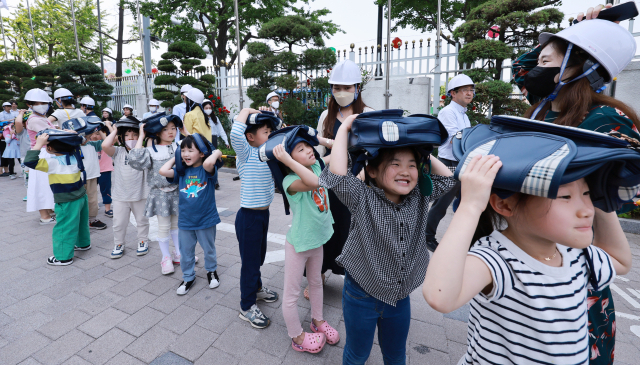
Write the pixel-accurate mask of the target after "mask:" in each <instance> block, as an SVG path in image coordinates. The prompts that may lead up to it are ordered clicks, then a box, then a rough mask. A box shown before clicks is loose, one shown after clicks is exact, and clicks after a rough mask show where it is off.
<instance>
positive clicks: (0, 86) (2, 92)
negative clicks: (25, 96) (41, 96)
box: [0, 60, 33, 101]
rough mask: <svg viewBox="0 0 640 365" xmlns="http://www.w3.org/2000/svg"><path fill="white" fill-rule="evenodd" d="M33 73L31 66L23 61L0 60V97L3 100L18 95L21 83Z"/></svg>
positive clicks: (28, 79)
mask: <svg viewBox="0 0 640 365" xmlns="http://www.w3.org/2000/svg"><path fill="white" fill-rule="evenodd" d="M32 75H33V69H32V68H31V66H29V65H28V64H26V63H24V62H20V61H14V60H7V61H2V62H0V98H1V99H2V100H3V101H7V100H9V99H13V98H15V97H16V96H19V95H20V94H21V93H22V91H23V85H24V83H25V82H27V81H31V80H30V78H31V76H32Z"/></svg>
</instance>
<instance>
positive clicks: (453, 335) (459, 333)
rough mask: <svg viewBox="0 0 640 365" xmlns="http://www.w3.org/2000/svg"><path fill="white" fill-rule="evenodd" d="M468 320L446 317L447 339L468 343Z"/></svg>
mask: <svg viewBox="0 0 640 365" xmlns="http://www.w3.org/2000/svg"><path fill="white" fill-rule="evenodd" d="M467 329H468V326H467V322H460V321H458V320H454V319H449V318H445V319H444V330H445V334H446V336H447V340H450V341H455V342H458V343H461V344H464V345H466V344H467Z"/></svg>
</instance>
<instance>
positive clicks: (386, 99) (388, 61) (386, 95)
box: [384, 0, 439, 109]
mask: <svg viewBox="0 0 640 365" xmlns="http://www.w3.org/2000/svg"><path fill="white" fill-rule="evenodd" d="M438 1H439V0H438ZM390 58H391V0H388V1H387V54H386V55H385V62H386V69H387V79H386V87H385V90H386V92H385V93H384V107H385V109H389V97H391V93H390V92H389V68H390V67H391V59H390Z"/></svg>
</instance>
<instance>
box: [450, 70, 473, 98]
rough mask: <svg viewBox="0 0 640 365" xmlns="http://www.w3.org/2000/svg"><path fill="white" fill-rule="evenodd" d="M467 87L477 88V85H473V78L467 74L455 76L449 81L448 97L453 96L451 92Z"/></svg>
mask: <svg viewBox="0 0 640 365" xmlns="http://www.w3.org/2000/svg"><path fill="white" fill-rule="evenodd" d="M467 85H473V86H474V87H475V84H474V83H473V80H471V77H469V76H467V75H465V74H459V75H457V76H454V77H453V78H452V79H451V81H449V85H448V87H447V96H451V90H453V89H455V88H458V87H461V86H467Z"/></svg>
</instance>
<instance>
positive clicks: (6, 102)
mask: <svg viewBox="0 0 640 365" xmlns="http://www.w3.org/2000/svg"><path fill="white" fill-rule="evenodd" d="M5 106H11V103H10V102H8V101H5V102H4V103H2V107H5Z"/></svg>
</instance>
